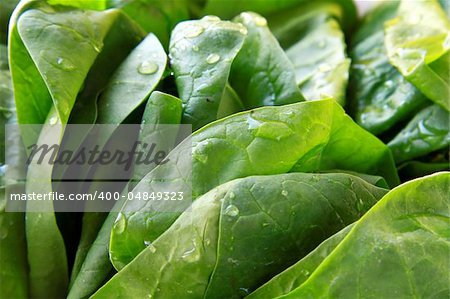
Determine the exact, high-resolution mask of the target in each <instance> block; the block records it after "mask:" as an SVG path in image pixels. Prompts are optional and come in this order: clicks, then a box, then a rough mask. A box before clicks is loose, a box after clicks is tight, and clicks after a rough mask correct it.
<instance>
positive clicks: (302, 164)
mask: <svg viewBox="0 0 450 299" xmlns="http://www.w3.org/2000/svg"><path fill="white" fill-rule="evenodd" d="M225 137H226V138H225ZM192 147H193V149H192V158H193V160H192V198H193V199H195V198H197V197H199V196H200V195H202V194H204V193H206V192H208V191H209V190H211V189H212V188H214V187H216V186H218V185H220V184H223V183H226V182H228V181H230V180H233V179H236V178H241V177H246V176H251V175H264V174H280V173H286V172H314V171H319V170H326V169H345V170H352V171H357V172H361V173H369V174H377V175H381V176H383V177H384V178H385V179H386V181H387V182H388V183H389V185H391V186H395V185H396V184H397V183H398V177H397V173H396V169H395V166H394V163H393V160H392V157H391V154H390V152H389V150H388V149H387V147H386V146H385V145H384V144H383V143H382V142H381V141H379V140H378V139H377V138H376V137H374V136H373V135H371V134H369V133H367V132H366V131H364V130H363V129H362V128H360V127H359V126H357V125H356V124H355V123H354V122H353V121H352V120H351V119H350V118H349V117H348V116H347V115H345V113H344V110H343V109H342V107H340V106H339V105H338V104H337V103H336V101H335V100H333V99H329V100H321V101H310V102H301V103H297V104H291V105H284V106H273V107H262V108H258V109H255V110H252V111H248V112H242V113H238V114H235V115H232V116H229V117H227V118H224V119H222V120H219V121H216V122H214V123H211V124H209V125H207V126H205V127H203V128H202V129H200V130H198V131H197V132H195V133H194V134H193V135H192ZM173 159H174V160H177V159H181V158H179V157H176V156H175V157H173ZM184 160H186V159H184ZM186 163H187V162H186ZM179 176H180V175H179V170H178V168H177V167H173V165H172V166H170V165H167V164H165V165H161V166H159V167H156V168H155V169H154V170H153V172H150V173H149V174H148V175H147V176H146V177H145V178H144V179H143V181H142V182H141V183H140V184H138V185H137V186H136V188H135V189H134V190H133V192H136V193H139V192H144V191H146V192H152V190H153V189H152V188H153V187H152V184H158V182H159V181H158V178H171V179H172V180H176V181H177V182H178V181H179V183H180V184H182V183H183V180H184V179H183V178H181V177H179ZM152 179H154V180H155V181H154V182H152ZM153 186H154V185H153ZM174 209H175V211H174ZM168 210H170V211H173V212H171V213H169V212H160V211H168ZM136 211H138V212H136ZM180 213H181V211H179V210H178V208H175V207H174V206H173V205H172V206H171V203H170V202H165V201H146V202H144V201H128V202H127V203H126V204H125V205H124V207H123V209H122V211H121V218H120V219H121V220H120V221H119V220H118V221H117V223H116V224H115V226H114V228H113V231H112V235H111V244H110V255H111V258H112V260H114V263H115V264H118V265H126V264H127V263H129V262H130V261H131V260H132V259H133V258H134V257H135V256H136V255H138V254H139V252H140V251H142V250H143V249H144V248H145V245H144V241H153V240H155V239H156V238H157V237H158V236H159V235H161V234H162V233H163V232H164V231H165V230H166V229H167V228H168V227H169V225H170V224H172V223H173V221H175V219H176V218H177V217H178V216H179V215H180ZM124 223H126V225H125V226H124V225H123V224H124Z"/></svg>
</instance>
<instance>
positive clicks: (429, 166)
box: [398, 151, 450, 181]
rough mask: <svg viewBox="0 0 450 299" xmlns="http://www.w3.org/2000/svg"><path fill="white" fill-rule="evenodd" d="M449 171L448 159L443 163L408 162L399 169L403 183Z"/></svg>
mask: <svg viewBox="0 0 450 299" xmlns="http://www.w3.org/2000/svg"><path fill="white" fill-rule="evenodd" d="M447 155H448V151H447ZM449 170H450V163H449V161H448V158H447V160H444V159H443V161H431V162H422V161H408V162H405V163H403V164H401V165H400V166H399V167H398V171H399V175H400V176H401V178H402V180H403V181H409V180H412V179H416V178H419V177H422V176H425V175H430V174H433V173H435V172H439V171H449Z"/></svg>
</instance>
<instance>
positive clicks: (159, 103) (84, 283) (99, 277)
mask: <svg viewBox="0 0 450 299" xmlns="http://www.w3.org/2000/svg"><path fill="white" fill-rule="evenodd" d="M180 120H181V101H180V100H179V99H177V98H175V97H173V96H170V95H168V94H164V93H161V92H157V91H155V92H152V94H151V95H150V98H149V100H148V102H147V105H146V108H145V111H144V115H143V117H142V124H143V125H145V126H142V129H141V132H140V136H139V140H141V141H142V140H145V139H146V138H148V134H150V133H151V132H153V131H154V129H153V130H151V128H150V127H149V126H150V125H152V124H171V123H173V124H176V123H179V122H180ZM147 167H148V166H147ZM145 171H148V169H145V168H135V169H134V175H133V176H134V178H133V179H135V180H138V179H140V178H141V175H142V176H143V173H144V172H145ZM124 190H125V191H128V187H125V189H124ZM123 194H124V196H125V197H126V193H123ZM125 197H124V198H125ZM121 205H123V200H121V201H120V202H118V203H117V204H116V207H115V209H120V207H121ZM117 207H118V208H117ZM94 217H95V216H94ZM85 218H86V216H85ZM89 218H91V217H90V216H89ZM116 218H117V212H110V213H109V215H108V216H107V218H106V220H105V221H104V222H103V225H102V226H101V229H100V230H99V231H98V230H97V231H95V236H93V239H90V240H89V241H90V244H88V245H89V247H88V248H86V249H82V250H84V252H83V254H84V255H85V258H83V261H82V262H83V263H82V264H81V265H79V267H80V269H79V271H78V273H77V275H76V278H74V277H72V279H73V284H72V287H71V289H70V292H69V295H68V298H74V299H75V298H84V297H87V296H90V295H91V294H92V293H94V292H95V291H96V290H97V289H98V288H99V287H100V286H101V284H102V283H103V282H104V281H105V279H106V278H107V276H108V275H109V273H110V272H111V271H112V270H113V267H112V265H111V262H110V259H109V241H110V234H111V228H112V226H113V223H114V220H115V219H116ZM88 220H89V219H87V224H86V225H83V229H85V230H87V232H88V233H91V232H92V231H91V227H90V224H91V222H90V221H88ZM93 220H94V221H96V220H97V219H96V218H94V219H93ZM100 225H101V223H100ZM97 232H98V234H97ZM82 236H83V234H82ZM88 237H89V238H90V236H86V238H88Z"/></svg>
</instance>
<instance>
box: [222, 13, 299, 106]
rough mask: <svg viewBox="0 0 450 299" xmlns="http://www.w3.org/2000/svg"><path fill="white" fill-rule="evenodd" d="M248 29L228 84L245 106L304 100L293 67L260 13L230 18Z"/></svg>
mask: <svg viewBox="0 0 450 299" xmlns="http://www.w3.org/2000/svg"><path fill="white" fill-rule="evenodd" d="M233 21H234V22H238V23H241V24H243V25H244V26H245V27H246V28H247V37H246V39H245V41H244V44H243V46H242V49H241V50H240V51H239V53H238V55H237V56H236V58H235V59H234V61H233V64H232V66H231V73H230V83H231V85H232V86H233V87H234V89H235V90H236V92H237V93H238V94H239V96H240V98H241V99H243V100H244V104H245V106H246V107H247V108H255V107H260V106H273V105H284V104H292V103H295V102H299V101H302V100H303V96H302V94H301V93H300V90H299V89H298V87H297V85H296V82H295V74H294V69H293V66H292V64H291V62H290V61H289V59H288V58H287V57H286V54H285V53H284V51H283V49H282V48H281V47H280V45H279V44H278V42H277V40H276V39H275V37H274V36H273V35H272V33H271V32H270V30H269V28H268V27H267V21H266V19H264V18H263V17H262V16H260V15H258V14H255V13H251V12H244V13H241V14H240V15H239V16H237V17H236V18H234V19H233Z"/></svg>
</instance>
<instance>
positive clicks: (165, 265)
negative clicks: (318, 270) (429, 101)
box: [93, 173, 386, 298]
mask: <svg viewBox="0 0 450 299" xmlns="http://www.w3.org/2000/svg"><path fill="white" fill-rule="evenodd" d="M385 193H386V190H384V189H381V188H378V187H374V186H372V185H369V184H368V183H366V182H365V181H363V180H361V179H359V178H357V177H354V176H351V175H347V174H301V173H292V174H282V175H275V176H254V177H248V178H244V179H238V180H234V181H231V182H229V183H227V184H224V185H222V186H219V187H217V188H216V189H214V190H212V191H210V192H208V193H207V194H205V195H204V196H202V197H201V198H199V199H198V200H197V201H196V202H195V203H194V204H193V205H192V207H191V210H190V211H186V212H185V213H184V214H182V215H181V216H180V218H179V219H178V220H177V221H176V222H175V223H174V224H173V225H172V226H171V227H170V228H169V229H168V230H167V231H166V232H165V233H164V234H162V235H161V236H160V237H159V238H157V239H156V240H155V241H154V242H152V243H147V248H146V249H145V250H144V251H143V252H142V253H141V254H140V255H139V256H138V257H136V259H135V260H133V261H132V262H131V263H130V264H129V265H128V266H127V267H126V268H124V269H122V270H121V271H120V272H119V273H118V274H116V275H115V276H114V277H113V278H112V279H111V280H110V281H109V282H108V283H107V284H105V285H104V286H103V287H102V288H101V289H100V290H99V291H98V292H97V293H96V294H94V296H93V298H105V297H121V296H132V297H136V298H138V297H139V298H144V297H150V296H151V297H164V296H167V297H171V298H219V297H223V298H239V297H241V296H242V295H245V294H247V293H248V292H250V291H251V290H254V289H255V288H256V287H257V286H259V285H261V284H262V283H263V282H264V281H265V280H266V279H267V277H270V276H271V275H273V274H275V273H278V272H279V271H280V270H282V269H285V268H286V267H288V266H289V265H291V264H292V263H293V262H295V260H296V259H298V258H302V257H304V256H305V255H306V254H307V253H308V252H310V251H311V250H312V249H313V248H314V247H315V246H316V245H318V244H319V243H320V242H321V241H323V240H324V239H325V238H327V237H328V236H330V235H331V234H332V233H334V232H337V231H338V230H339V229H341V228H343V227H345V226H346V225H348V224H350V223H351V222H353V221H355V220H357V219H358V218H359V217H360V216H361V215H363V214H364V213H365V211H366V210H367V209H369V208H370V207H371V206H372V205H373V204H374V203H376V201H377V200H378V199H379V198H381V197H382V196H383V195H384V194H385ZM280 253H281V254H280ZM160 269H164V272H160ZM186 273H189V274H190V275H186ZM174 282H176V283H175V284H174Z"/></svg>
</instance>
